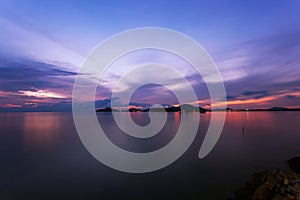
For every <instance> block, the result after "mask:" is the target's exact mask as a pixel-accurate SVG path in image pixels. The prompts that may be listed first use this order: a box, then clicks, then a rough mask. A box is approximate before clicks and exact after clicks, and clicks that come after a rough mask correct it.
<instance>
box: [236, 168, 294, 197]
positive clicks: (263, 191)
mask: <svg viewBox="0 0 300 200" xmlns="http://www.w3.org/2000/svg"><path fill="white" fill-rule="evenodd" d="M235 199H236V200H247V199H252V200H268V199H270V200H289V199H294V200H300V176H299V175H297V174H295V173H293V172H290V171H284V170H280V169H272V170H268V171H264V172H259V173H255V174H253V175H252V176H251V178H250V180H249V181H248V182H247V183H246V185H245V186H244V187H242V188H240V189H239V190H237V191H236V193H235Z"/></svg>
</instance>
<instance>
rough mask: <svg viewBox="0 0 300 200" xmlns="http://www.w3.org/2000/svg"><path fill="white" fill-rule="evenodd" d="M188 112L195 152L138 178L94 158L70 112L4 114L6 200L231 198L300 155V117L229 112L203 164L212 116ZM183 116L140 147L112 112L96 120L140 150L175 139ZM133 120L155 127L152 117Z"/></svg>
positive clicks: (0, 190) (0, 148)
mask: <svg viewBox="0 0 300 200" xmlns="http://www.w3.org/2000/svg"><path fill="white" fill-rule="evenodd" d="M184 114H185V115H189V116H190V115H191V116H190V117H191V120H193V119H194V118H195V117H197V116H200V125H199V131H198V135H197V137H196V139H195V141H194V143H193V144H192V146H191V147H190V148H189V150H188V151H187V152H186V153H185V154H184V155H183V156H182V157H181V158H180V159H179V160H177V161H176V162H175V163H173V164H172V165H170V166H168V167H167V168H164V169H162V170H160V171H157V172H153V173H149V174H140V175H133V174H126V173H121V172H118V171H115V170H113V169H110V168H108V167H106V166H104V165H102V164H101V163H99V162H98V161H97V160H95V159H94V158H93V157H92V156H91V155H90V154H89V153H88V152H87V150H86V149H85V148H84V147H83V145H82V144H81V141H80V140H79V137H78V135H77V133H76V130H75V127H74V123H73V119H72V114H71V113H0V130H1V133H0V155H1V158H2V161H3V162H2V163H1V166H0V168H1V172H2V174H1V177H0V199H14V200H17V199H191V200H193V199H226V197H228V196H230V195H231V194H232V192H233V190H234V189H235V188H236V187H238V186H239V185H241V184H242V183H243V182H244V181H245V180H246V179H247V178H248V176H249V175H250V174H251V173H253V172H254V171H257V170H264V169H268V168H272V167H281V168H286V167H287V166H286V165H285V164H284V161H285V160H287V159H289V158H290V157H292V156H294V155H296V154H300V129H299V122H300V112H240V113H239V112H228V113H227V117H226V122H225V126H224V130H223V132H222V135H221V137H220V140H219V141H218V143H217V145H216V146H215V148H214V149H213V150H212V152H211V153H210V154H209V155H208V156H207V157H205V158H204V159H201V160H200V159H199V158H198V152H199V148H200V146H201V144H202V140H203V138H204V135H205V132H206V130H207V127H208V124H209V121H210V113H206V114H199V113H184ZM180 115H181V114H180V113H168V117H167V123H166V126H165V127H164V129H163V131H162V132H161V133H159V134H157V135H156V136H155V137H157V138H151V139H152V140H150V139H149V140H146V141H139V140H134V139H132V138H130V137H128V136H127V137H126V135H124V134H122V133H121V132H120V130H119V129H118V128H117V127H116V126H115V124H114V123H113V121H112V116H111V114H110V113H98V114H97V116H98V119H99V121H100V123H101V125H103V126H104V127H105V129H106V131H107V135H108V137H109V138H110V139H112V140H115V141H114V142H115V143H116V144H118V145H120V146H122V145H124V146H125V148H128V149H129V150H133V151H138V152H139V151H141V152H143V151H151V150H153V148H154V149H155V148H159V147H161V146H163V145H165V144H166V143H167V142H168V141H170V140H171V139H172V137H173V136H174V133H175V132H176V130H177V127H178V125H179V123H180ZM133 119H134V120H135V121H136V122H137V123H138V124H141V125H142V124H147V123H149V121H147V120H149V118H148V117H147V113H134V114H133ZM243 129H244V130H243ZM187 134H188V133H187ZM136 142H137V143H136ZM128 144H130V146H128ZM126 145H127V146H126ZM3 172H4V173H3ZM216 191H218V192H216Z"/></svg>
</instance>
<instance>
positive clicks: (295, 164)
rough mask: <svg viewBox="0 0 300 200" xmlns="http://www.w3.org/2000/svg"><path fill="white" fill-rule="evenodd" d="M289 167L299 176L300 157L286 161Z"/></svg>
mask: <svg viewBox="0 0 300 200" xmlns="http://www.w3.org/2000/svg"><path fill="white" fill-rule="evenodd" d="M286 163H287V164H288V165H289V167H290V168H291V169H292V170H293V172H295V173H297V174H299V173H300V157H294V158H292V159H289V160H288V161H286Z"/></svg>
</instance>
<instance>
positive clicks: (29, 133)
mask: <svg viewBox="0 0 300 200" xmlns="http://www.w3.org/2000/svg"><path fill="white" fill-rule="evenodd" d="M60 119H61V115H60V114H59V113H24V125H23V131H24V132H23V134H24V146H25V148H26V149H31V150H45V149H48V150H49V149H51V148H54V147H55V144H57V142H58V140H59V137H60V135H61V133H60V132H59V131H60V130H59V128H60V127H61V126H62V124H61V120H60Z"/></svg>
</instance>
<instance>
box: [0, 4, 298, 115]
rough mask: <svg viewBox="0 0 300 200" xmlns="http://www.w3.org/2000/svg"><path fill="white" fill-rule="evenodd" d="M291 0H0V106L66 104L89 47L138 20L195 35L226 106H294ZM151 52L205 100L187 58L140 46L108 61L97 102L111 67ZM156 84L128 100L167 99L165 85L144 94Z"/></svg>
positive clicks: (105, 92) (294, 12)
mask: <svg viewBox="0 0 300 200" xmlns="http://www.w3.org/2000/svg"><path fill="white" fill-rule="evenodd" d="M299 8H300V1H297V0H294V1H293V0H290V1H258V0H257V1H192V0H191V1H183V0H182V1H176V0H175V1H174V0H173V1H171V0H166V1H34V0H28V1H25V0H24V1H21V0H11V1H1V2H0V30H1V31H0V47H1V49H0V109H1V110H5V111H6V110H9V109H20V110H22V109H23V110H24V109H25V110H26V109H27V110H30V109H36V110H37V109H39V110H47V109H48V110H51V109H54V108H55V109H57V110H58V111H59V110H66V109H67V108H70V102H71V93H72V84H73V81H74V78H75V76H76V72H77V71H78V69H79V67H80V66H81V64H82V62H83V61H84V59H85V58H86V56H87V55H88V54H89V52H90V51H91V50H92V49H93V48H94V47H95V46H96V45H98V44H99V43H100V42H102V41H103V40H105V39H106V38H108V37H110V36H112V35H113V34H117V33H119V32H121V31H125V30H128V29H132V28H138V27H148V26H155V27H164V28H170V29H174V30H177V31H180V32H182V33H184V34H186V35H189V36H190V37H192V38H194V39H195V40H196V41H197V42H199V43H200V44H201V45H202V46H203V47H204V48H205V49H206V50H207V51H208V53H209V54H210V55H211V56H212V58H213V59H214V60H215V62H216V64H217V66H218V68H219V70H220V72H221V74H222V77H223V79H224V81H225V87H226V92H227V95H228V96H227V97H228V103H229V107H233V108H266V107H267V108H268V107H273V106H284V107H300V103H299V102H300V101H299V100H300V66H299V63H300V62H299V61H300V28H299V27H300V13H299ZM153 60H154V61H155V62H159V63H161V62H163V63H164V62H165V63H166V64H169V65H173V66H174V67H175V68H178V69H179V70H180V71H182V73H183V74H184V75H185V76H186V77H188V79H189V80H190V81H191V82H193V87H194V88H196V89H197V91H198V94H197V95H198V98H199V103H200V106H208V105H209V96H208V93H207V89H206V87H205V84H204V83H203V81H202V79H201V77H200V76H199V75H198V74H194V73H193V71H192V70H189V69H190V66H188V65H187V64H186V63H184V62H181V61H180V60H178V58H174V57H172V56H171V55H168V54H162V53H161V52H146V51H145V52H137V53H136V54H135V55H129V56H128V57H127V58H123V59H121V60H120V61H118V62H117V63H115V64H114V66H112V67H111V69H110V70H109V72H108V73H107V75H106V80H102V82H103V83H106V84H100V86H99V88H98V90H97V99H98V100H99V101H98V102H99V104H98V106H99V107H101V106H106V105H107V104H106V103H107V99H109V98H110V94H111V90H112V87H113V84H114V82H115V81H117V79H118V77H120V76H121V74H122V73H123V72H122V70H120V69H121V68H122V69H123V70H125V69H128V68H130V66H131V65H136V64H140V63H143V62H151V61H153ZM120 71H121V72H120ZM125 71H126V70H125ZM132 86H134V85H132ZM159 90H160V91H163V90H164V89H163V88H162V87H161V88H160V87H154V86H153V87H148V88H145V89H144V90H139V91H138V92H139V93H140V95H135V99H133V101H134V102H135V103H136V104H138V103H140V104H141V105H144V104H151V103H158V102H161V103H164V104H167V103H169V104H170V105H172V104H173V103H175V102H176V100H174V99H173V100H172V99H170V98H168V97H171V96H172V95H171V96H170V93H169V92H165V93H164V94H165V95H152V96H150V95H149V93H150V94H155V92H156V93H159ZM159 94H161V93H159ZM147 95H148V96H147ZM145 96H146V97H145ZM139 97H143V99H139ZM145 99H146V100H145ZM166 99H168V102H162V101H163V100H166ZM101 102H102V104H101Z"/></svg>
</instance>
